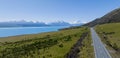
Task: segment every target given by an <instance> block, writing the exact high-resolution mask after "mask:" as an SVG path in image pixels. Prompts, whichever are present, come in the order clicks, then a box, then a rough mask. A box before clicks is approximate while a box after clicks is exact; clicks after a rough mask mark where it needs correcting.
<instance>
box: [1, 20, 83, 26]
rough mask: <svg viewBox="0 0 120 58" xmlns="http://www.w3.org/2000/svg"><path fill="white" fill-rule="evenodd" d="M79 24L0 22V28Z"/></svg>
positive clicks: (23, 21) (60, 22) (61, 22)
mask: <svg viewBox="0 0 120 58" xmlns="http://www.w3.org/2000/svg"><path fill="white" fill-rule="evenodd" d="M79 25H82V24H81V23H77V24H71V23H68V22H64V21H58V22H51V23H48V24H46V23H44V22H37V21H36V22H33V21H29V22H28V21H25V20H22V21H9V22H0V27H41V26H79Z"/></svg>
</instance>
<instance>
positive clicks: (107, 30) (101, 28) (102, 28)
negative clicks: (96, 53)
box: [95, 23, 120, 58]
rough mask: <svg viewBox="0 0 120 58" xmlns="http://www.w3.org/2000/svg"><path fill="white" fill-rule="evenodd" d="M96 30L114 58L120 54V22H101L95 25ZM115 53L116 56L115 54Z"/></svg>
mask: <svg viewBox="0 0 120 58" xmlns="http://www.w3.org/2000/svg"><path fill="white" fill-rule="evenodd" d="M95 29H96V31H97V32H98V34H99V35H100V36H101V38H102V41H103V42H104V43H106V44H107V45H108V48H109V49H110V53H111V54H113V57H114V58H117V57H118V58H119V57H120V56H119V55H120V23H111V24H103V25H98V26H96V28H95ZM116 55H117V56H116Z"/></svg>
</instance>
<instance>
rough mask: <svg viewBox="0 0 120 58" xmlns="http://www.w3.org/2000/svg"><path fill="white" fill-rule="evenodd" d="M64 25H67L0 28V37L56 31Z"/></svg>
mask: <svg viewBox="0 0 120 58" xmlns="http://www.w3.org/2000/svg"><path fill="white" fill-rule="evenodd" d="M66 27H68V26H52V27H12V28H0V37H8V36H16V35H24V34H37V33H42V32H51V31H58V29H61V28H66Z"/></svg>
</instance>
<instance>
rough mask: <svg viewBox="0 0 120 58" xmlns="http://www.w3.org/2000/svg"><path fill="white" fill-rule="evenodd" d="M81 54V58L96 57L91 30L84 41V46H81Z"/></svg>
mask: <svg viewBox="0 0 120 58" xmlns="http://www.w3.org/2000/svg"><path fill="white" fill-rule="evenodd" d="M79 55H80V56H79V58H95V57H94V48H93V46H92V38H91V35H90V31H89V34H88V35H87V36H86V38H85V39H84V40H83V42H82V47H80V53H79Z"/></svg>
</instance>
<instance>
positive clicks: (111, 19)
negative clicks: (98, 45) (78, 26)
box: [83, 8, 120, 27]
mask: <svg viewBox="0 0 120 58" xmlns="http://www.w3.org/2000/svg"><path fill="white" fill-rule="evenodd" d="M116 22H120V8H118V9H115V10H113V11H111V12H110V13H108V14H106V15H104V16H103V17H101V18H97V19H95V20H94V21H92V22H89V23H87V24H85V25H83V26H89V27H93V26H95V25H100V24H106V23H116Z"/></svg>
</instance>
